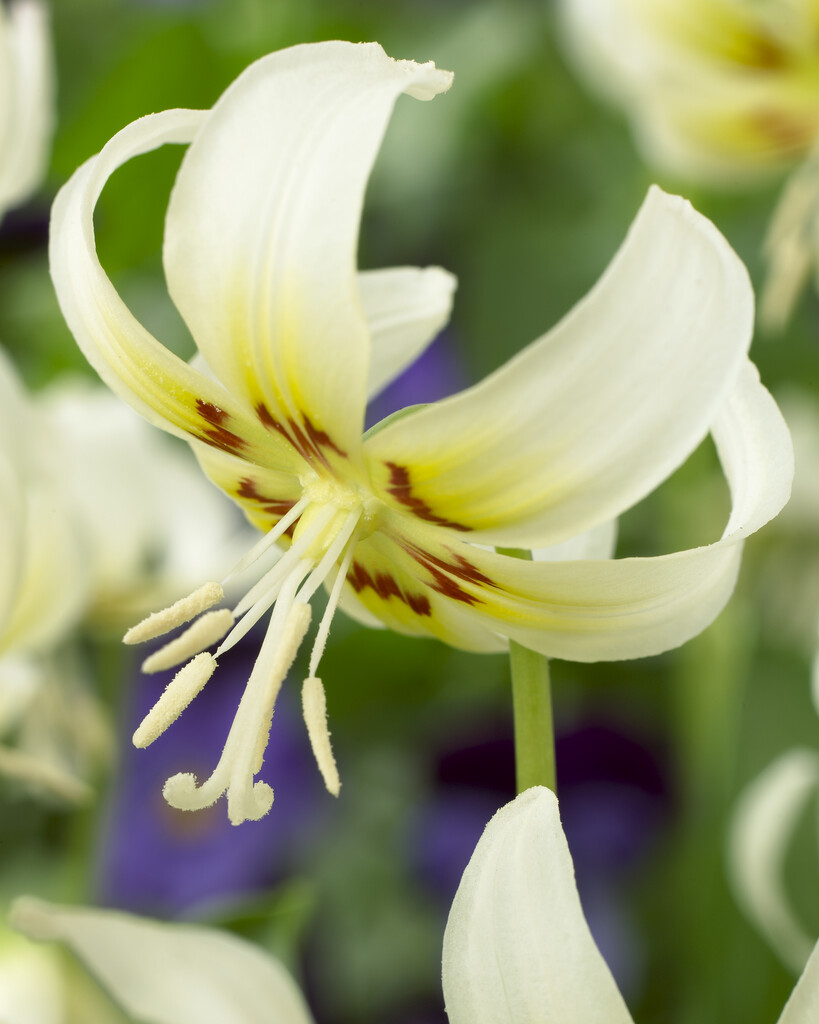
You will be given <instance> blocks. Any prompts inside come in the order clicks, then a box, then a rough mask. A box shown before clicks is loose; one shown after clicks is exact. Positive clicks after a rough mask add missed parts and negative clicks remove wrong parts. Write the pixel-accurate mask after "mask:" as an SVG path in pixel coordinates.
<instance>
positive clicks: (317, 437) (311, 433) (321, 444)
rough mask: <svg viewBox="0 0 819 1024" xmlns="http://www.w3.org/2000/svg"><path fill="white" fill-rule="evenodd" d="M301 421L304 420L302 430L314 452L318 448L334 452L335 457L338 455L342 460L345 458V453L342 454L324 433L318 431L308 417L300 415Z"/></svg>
mask: <svg viewBox="0 0 819 1024" xmlns="http://www.w3.org/2000/svg"><path fill="white" fill-rule="evenodd" d="M302 419H303V420H304V429H305V431H306V432H307V436H308V438H309V439H310V442H311V444H312V445H313V447H314V449H315V450H316V451H318V450H319V449H320V448H329V449H330V451H333V452H335V453H336V455H340V456H341V457H342V459H346V458H347V453H346V452H343V451H342V450H341V449H340V448H339V446H338V445H337V444H336V443H335V441H333V439H332V438H331V437H330V435H329V434H328V433H327V432H326V431H324V430H319V429H318V427H316V426H315V425H314V424H313V422H312V420H311V419H310V417H309V416H306V415H305V414H304V413H302Z"/></svg>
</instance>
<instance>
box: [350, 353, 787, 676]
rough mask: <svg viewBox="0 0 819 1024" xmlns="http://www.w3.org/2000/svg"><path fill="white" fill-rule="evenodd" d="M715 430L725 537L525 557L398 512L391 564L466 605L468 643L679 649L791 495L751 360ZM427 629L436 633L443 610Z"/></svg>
mask: <svg viewBox="0 0 819 1024" xmlns="http://www.w3.org/2000/svg"><path fill="white" fill-rule="evenodd" d="M713 432H714V436H715V440H716V443H717V449H718V451H719V454H720V458H721V460H722V463H723V468H724V470H725V474H726V476H727V478H728V483H729V486H730V490H731V497H732V503H733V504H732V511H731V515H730V518H729V521H728V525H727V527H726V529H725V532H724V534H723V536H722V538H721V539H720V540H718V541H716V542H715V543H713V544H709V545H706V546H703V547H700V548H693V549H691V550H688V551H678V552H676V553H674V554H670V555H662V556H658V557H654V558H623V559H607V560H599V561H590V560H586V561H568V562H567V561H551V562H547V561H524V560H521V559H518V558H512V557H508V556H504V555H500V554H496V553H494V552H492V551H488V550H486V549H485V548H479V547H477V546H476V545H473V544H467V543H464V542H462V541H459V540H458V539H457V535H455V536H453V535H452V534H451V532H450V531H446V530H442V529H440V528H437V527H435V526H430V525H426V524H422V523H420V522H419V521H418V520H417V519H415V520H413V519H412V518H411V517H410V516H407V515H404V516H401V517H399V516H397V515H396V516H395V518H394V519H391V520H389V521H386V522H385V524H384V526H383V528H382V533H383V535H384V536H385V537H386V536H389V537H390V538H391V543H392V548H391V549H390V551H389V561H391V562H392V563H395V564H397V565H399V566H401V567H402V569H403V571H405V572H406V573H407V575H410V574H411V573H414V578H415V581H416V583H415V590H416V592H417V593H418V594H419V595H422V596H423V595H425V594H426V593H427V590H430V591H432V592H433V593H434V594H435V595H436V600H437V601H438V602H439V604H440V602H442V601H443V602H446V603H448V604H449V605H451V606H452V607H456V608H457V609H458V611H459V614H460V616H461V617H462V618H463V620H464V621H468V622H469V623H470V626H471V630H472V632H471V633H469V634H467V633H466V632H464V634H463V637H462V639H461V641H460V643H459V641H458V640H457V639H455V638H453V636H452V635H451V634H448V636H447V642H449V643H453V644H455V645H456V646H465V647H472V648H473V649H474V644H475V632H474V631H475V629H476V627H482V628H483V630H484V631H485V634H487V635H496V634H498V633H500V634H502V635H504V636H507V637H509V638H510V639H512V640H516V641H518V642H519V643H521V644H523V645H524V646H526V647H529V648H531V649H532V650H536V651H540V652H541V653H543V654H547V655H549V656H550V657H556V658H566V659H568V660H571V661H615V660H619V659H625V658H638V657H645V656H648V655H651V654H659V653H660V652H662V651H666V650H670V649H671V648H673V647H677V646H679V645H680V644H682V643H684V642H685V641H686V640H689V639H690V638H691V637H692V636H695V635H696V634H697V633H699V632H701V631H702V630H703V629H704V628H705V627H706V626H707V625H709V623H710V622H711V621H712V620H713V619H714V618H715V617H716V615H717V614H718V613H719V612H720V611H721V609H722V607H723V606H724V604H725V602H726V601H727V600H728V598H729V597H730V595H731V592H732V590H733V587H734V583H735V580H736V574H737V571H738V569H739V563H740V557H741V552H742V541H743V540H744V538H745V537H747V536H748V535H749V534H750V533H753V532H754V531H755V530H757V529H759V528H760V527H761V526H762V525H763V524H764V523H765V522H767V521H768V520H769V519H770V518H771V517H772V516H774V515H776V513H777V512H778V511H779V509H780V508H781V507H782V505H783V504H784V503H785V501H786V500H787V498H788V494H789V492H790V482H791V478H792V475H793V456H792V451H791V445H790V436H789V434H788V431H787V427H786V426H785V423H784V420H783V419H782V416H781V414H780V412H779V410H778V409H777V407H776V404H775V403H774V401H773V399H772V398H771V396H770V395H769V394H768V392H767V391H766V390H765V388H764V387H763V386H762V384H761V383H760V382H759V376H758V374H757V372H756V369H755V368H754V366H753V365H752V364H751V363H749V362H746V365H745V367H744V368H743V370H742V372H741V373H740V374H739V378H738V380H737V382H736V384H735V387H734V389H733V392H732V394H731V396H730V398H729V399H728V400H727V401H726V402H725V407H724V409H723V411H722V413H721V415H720V417H719V420H718V422H717V423H716V424H715V426H714V430H713ZM377 536H380V535H374V537H377ZM371 543H375V541H374V540H372V541H371ZM379 543H381V544H384V543H386V541H379ZM413 562H414V568H413V567H412V566H411V564H410V563H413ZM359 596H360V597H361V598H362V599H364V601H365V604H366V605H367V608H368V610H370V611H371V612H373V614H376V615H378V614H380V613H379V610H378V608H377V607H375V606H374V605H371V604H368V603H367V602H368V600H369V591H368V589H363V590H362V592H361V593H360V594H359ZM436 607H437V605H436ZM433 620H434V621H433ZM385 621H386V620H385ZM388 624H389V623H388ZM423 625H424V627H425V628H426V629H427V630H428V631H431V630H432V628H433V625H438V616H436V615H433V616H430V617H428V618H427V620H426V622H425V623H424V624H423Z"/></svg>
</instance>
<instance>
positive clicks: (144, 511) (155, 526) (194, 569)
mask: <svg viewBox="0 0 819 1024" xmlns="http://www.w3.org/2000/svg"><path fill="white" fill-rule="evenodd" d="M35 404H36V406H37V409H38V411H39V413H40V414H41V415H42V416H43V419H44V421H45V422H46V423H47V424H48V426H49V427H50V429H51V430H52V433H53V436H54V437H55V439H56V444H57V453H58V458H57V462H58V466H59V470H60V482H61V485H62V487H63V490H64V493H65V495H66V497H67V499H68V500H69V502H70V503H71V505H72V507H73V509H74V513H75V517H76V519H77V521H78V522H79V523H80V526H81V529H82V530H83V533H84V535H85V539H86V545H87V550H88V559H89V575H90V583H89V587H90V593H89V600H88V608H87V611H86V619H90V620H91V621H92V622H96V623H101V624H105V625H108V626H115V627H117V628H122V627H123V625H124V624H126V623H128V622H130V621H133V619H134V618H135V617H138V616H141V615H145V614H147V612H148V611H149V610H150V609H151V608H155V607H156V606H157V605H161V604H163V603H167V602H168V601H170V600H172V599H173V598H174V597H176V596H178V594H179V593H180V592H182V593H184V592H185V591H187V590H191V589H192V588H193V587H194V586H196V585H197V584H198V583H199V582H200V581H201V579H202V578H203V576H214V575H215V576H218V577H220V576H223V575H225V573H226V572H227V570H228V569H229V568H230V566H231V565H232V564H233V563H234V562H235V561H236V559H237V558H238V557H239V555H240V554H241V553H242V552H243V551H244V550H245V549H246V547H247V544H248V538H249V536H250V534H251V531H250V527H248V526H247V525H246V523H245V522H244V520H243V518H242V516H240V515H239V514H238V513H237V512H236V509H235V506H234V505H233V504H232V503H231V502H230V501H228V500H227V499H226V498H225V497H224V495H223V494H222V493H221V491H219V489H218V488H217V487H215V486H214V485H213V484H211V483H210V482H209V481H208V480H207V479H206V478H205V477H203V475H202V473H201V470H200V469H199V467H198V466H197V464H196V460H195V459H194V458H193V456H192V454H191V452H190V449H189V448H188V447H187V446H186V445H182V444H179V443H178V442H176V441H175V440H173V439H170V438H168V437H166V436H165V435H163V434H161V433H160V432H159V431H157V430H155V429H154V428H153V427H151V426H149V425H148V424H147V423H145V421H144V420H143V419H141V418H140V417H139V416H137V415H136V414H135V413H134V412H133V411H132V410H131V409H129V408H128V406H127V405H125V404H124V402H122V401H120V399H118V398H117V397H116V396H115V395H113V394H112V393H111V392H110V391H109V390H108V389H107V388H103V387H100V386H99V385H96V384H94V383H92V382H91V381H89V380H87V379H83V378H79V377H76V378H69V379H63V380H58V381H57V382H55V383H53V384H51V385H50V386H49V387H47V388H46V389H45V390H44V391H43V392H41V393H40V394H39V395H37V396H36V399H35ZM191 509H195V510H196V514H195V515H191V514H190V510H191Z"/></svg>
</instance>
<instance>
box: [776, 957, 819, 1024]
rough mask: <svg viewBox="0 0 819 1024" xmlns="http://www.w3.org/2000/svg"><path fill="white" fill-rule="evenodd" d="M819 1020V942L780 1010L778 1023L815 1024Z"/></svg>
mask: <svg viewBox="0 0 819 1024" xmlns="http://www.w3.org/2000/svg"><path fill="white" fill-rule="evenodd" d="M818 1020H819V943H817V944H816V945H815V946H814V948H813V952H812V953H811V955H810V959H809V960H808V962H807V965H806V966H805V969H804V971H803V972H802V976H801V977H800V979H799V981H797V983H796V988H795V989H794V990H793V992H792V993H791V997H790V999H789V1000H788V1002H787V1005H786V1006H785V1009H784V1010H783V1011H782V1016H781V1017H780V1018H779V1022H778V1024H816V1021H818Z"/></svg>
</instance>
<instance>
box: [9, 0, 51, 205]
mask: <svg viewBox="0 0 819 1024" xmlns="http://www.w3.org/2000/svg"><path fill="white" fill-rule="evenodd" d="M53 79H54V56H53V54H52V52H51V39H50V33H49V27H48V10H47V8H46V6H45V4H44V3H41V2H40V0H11V2H10V3H8V4H2V5H0V217H2V215H3V214H4V213H5V212H6V210H8V209H9V208H10V207H12V206H16V205H17V204H18V203H20V202H22V201H23V200H24V199H26V198H27V197H28V196H29V195H30V194H31V193H32V192H33V191H34V190H35V189H36V188H37V186H38V185H39V184H40V181H41V180H42V177H43V175H44V173H45V169H46V164H47V162H48V154H49V148H50V146H51V136H52V132H53V128H54V80H53Z"/></svg>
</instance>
